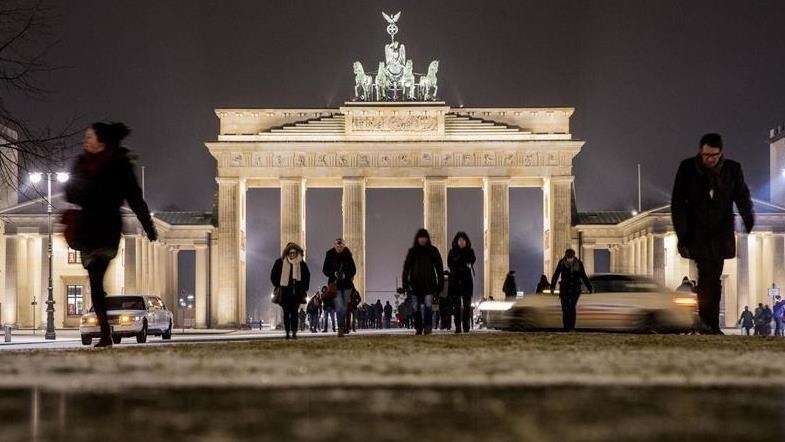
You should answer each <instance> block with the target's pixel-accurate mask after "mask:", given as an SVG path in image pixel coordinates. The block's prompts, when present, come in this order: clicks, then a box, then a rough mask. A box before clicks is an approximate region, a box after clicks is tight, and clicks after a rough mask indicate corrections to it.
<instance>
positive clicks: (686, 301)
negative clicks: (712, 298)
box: [673, 298, 698, 307]
mask: <svg viewBox="0 0 785 442" xmlns="http://www.w3.org/2000/svg"><path fill="white" fill-rule="evenodd" d="M673 302H674V303H675V304H677V305H683V306H687V307H695V306H696V305H698V300H697V299H695V298H673Z"/></svg>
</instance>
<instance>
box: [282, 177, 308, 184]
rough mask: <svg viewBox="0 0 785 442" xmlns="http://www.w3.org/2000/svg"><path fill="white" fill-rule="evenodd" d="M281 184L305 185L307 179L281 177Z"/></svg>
mask: <svg viewBox="0 0 785 442" xmlns="http://www.w3.org/2000/svg"><path fill="white" fill-rule="evenodd" d="M278 181H279V182H280V183H281V184H300V185H305V178H303V177H281V178H279V179H278Z"/></svg>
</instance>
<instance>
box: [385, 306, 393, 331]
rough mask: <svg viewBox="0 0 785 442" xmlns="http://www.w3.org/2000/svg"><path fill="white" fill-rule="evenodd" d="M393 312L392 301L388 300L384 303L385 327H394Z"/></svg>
mask: <svg viewBox="0 0 785 442" xmlns="http://www.w3.org/2000/svg"><path fill="white" fill-rule="evenodd" d="M392 314H393V307H392V305H391V304H390V301H387V303H386V304H384V328H391V327H392Z"/></svg>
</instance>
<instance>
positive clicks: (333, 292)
mask: <svg viewBox="0 0 785 442" xmlns="http://www.w3.org/2000/svg"><path fill="white" fill-rule="evenodd" d="M336 296H338V283H337V282H331V283H329V284H327V291H326V292H324V293H323V294H322V301H332V300H333V299H335V297H336Z"/></svg>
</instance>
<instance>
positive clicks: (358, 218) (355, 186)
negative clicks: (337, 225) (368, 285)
mask: <svg viewBox="0 0 785 442" xmlns="http://www.w3.org/2000/svg"><path fill="white" fill-rule="evenodd" d="M341 212H342V215H343V240H344V241H346V245H347V247H349V250H351V251H352V256H353V257H354V263H355V265H356V266H357V274H356V275H355V277H354V286H355V287H356V288H357V291H358V292H360V296H362V297H363V299H365V179H364V178H345V179H344V180H343V196H342V203H341Z"/></svg>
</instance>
